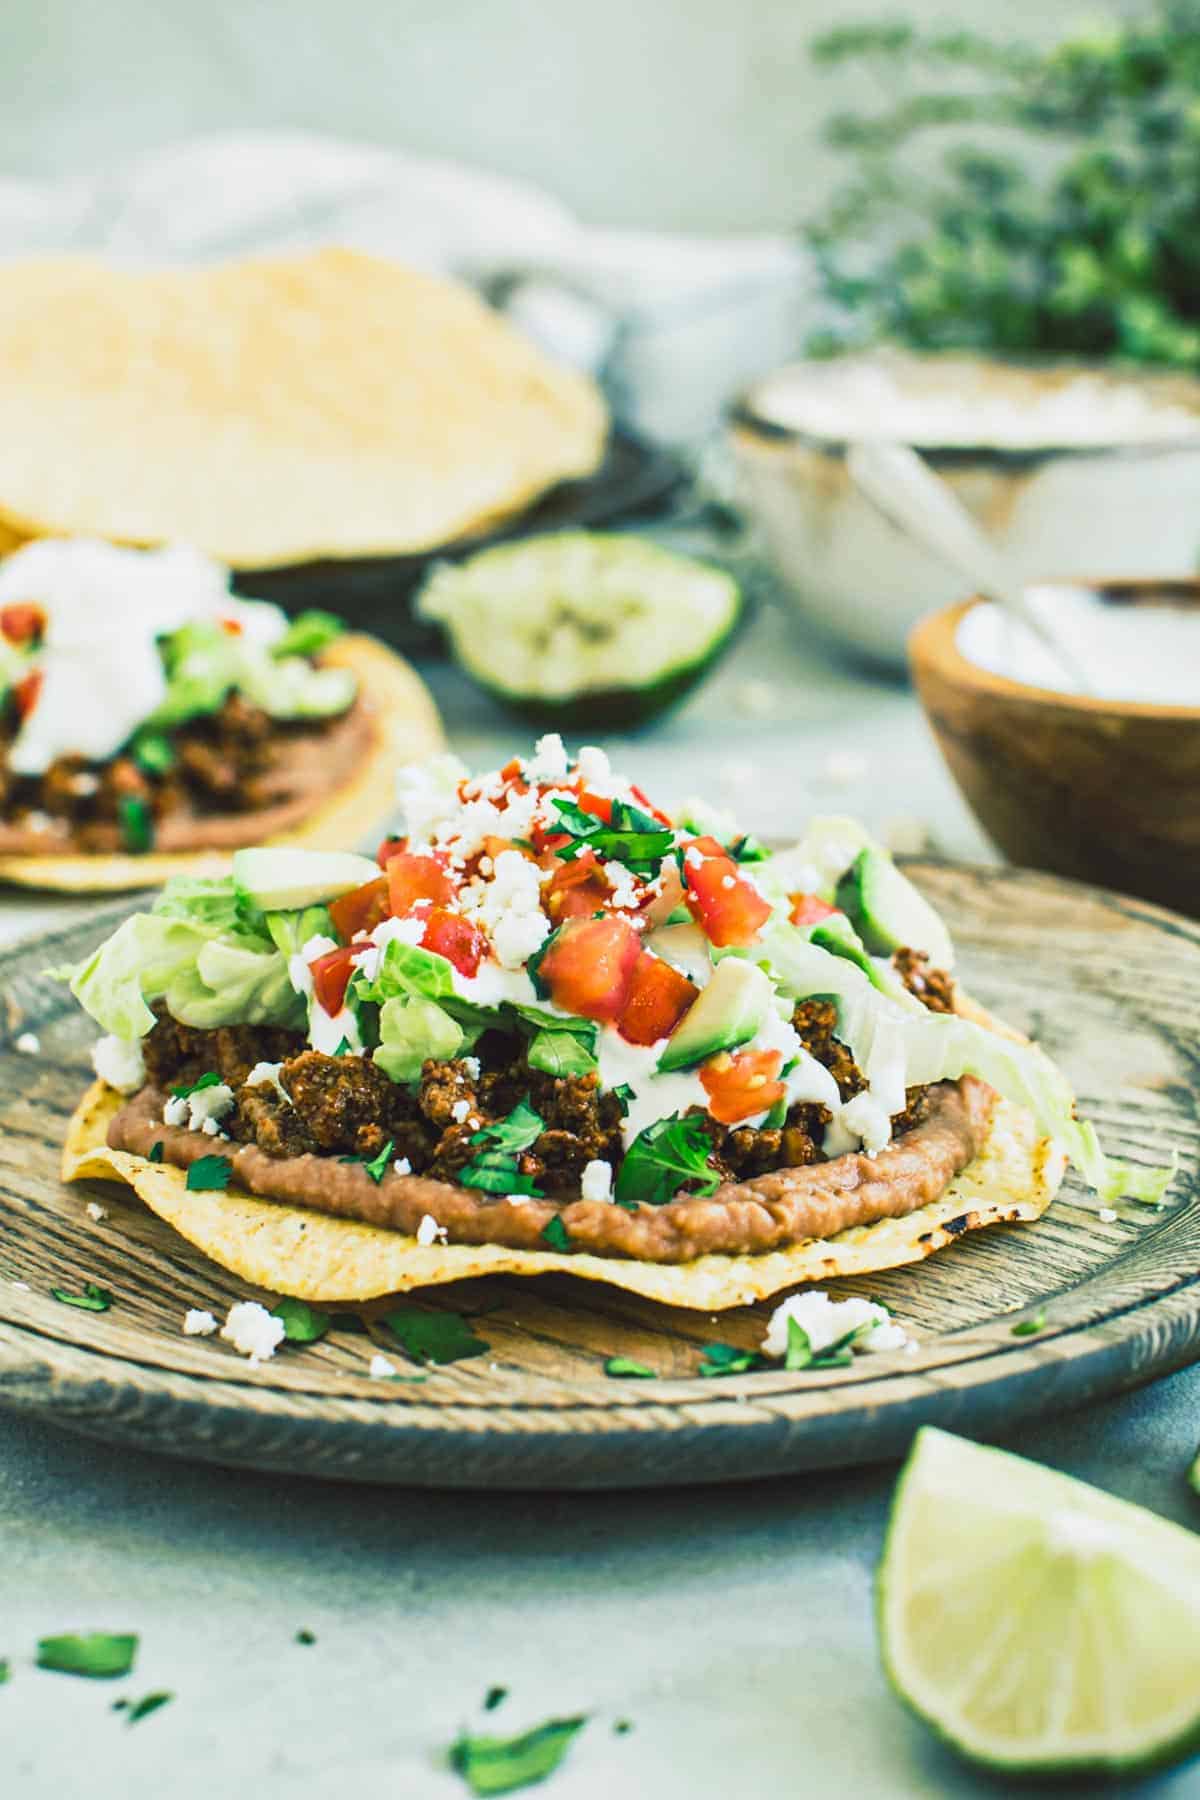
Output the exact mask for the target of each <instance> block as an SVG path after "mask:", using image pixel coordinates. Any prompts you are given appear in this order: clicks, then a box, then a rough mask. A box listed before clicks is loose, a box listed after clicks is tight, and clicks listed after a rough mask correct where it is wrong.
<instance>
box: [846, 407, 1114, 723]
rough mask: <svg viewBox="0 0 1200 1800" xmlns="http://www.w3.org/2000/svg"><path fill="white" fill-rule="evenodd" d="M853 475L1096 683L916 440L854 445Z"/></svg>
mask: <svg viewBox="0 0 1200 1800" xmlns="http://www.w3.org/2000/svg"><path fill="white" fill-rule="evenodd" d="M846 469H847V472H848V474H849V476H850V479H851V481H853V483H854V485H855V486H856V487H857V488H858V489H859V491H860V492H861V493H862V494H864V495H865V496H866V498H867V499H868V500H870V501H871V502H872V503H873V504H874V505H875V506H876V507H878V509H879V511H880V512H881V513H883V515H884V517H885V518H887V519H888V520H889V522H890V523H891V524H893V525H894V526H895V527H896V528H897V530H899V531H902V532H903V533H904V534H905V536H906V537H910V538H914V539H915V540H916V541H917V542H918V543H919V544H921V545H922V547H923V548H924V549H926V550H931V551H932V552H933V553H934V555H936V556H940V557H941V558H942V560H943V561H944V562H948V563H949V564H950V566H951V567H952V568H953V569H956V570H957V571H958V573H959V574H960V575H962V576H963V577H964V578H965V579H966V580H967V581H969V582H970V583H971V585H972V587H973V588H974V589H975V590H976V591H977V592H978V593H980V594H983V595H984V596H985V597H986V598H987V599H989V600H992V601H994V602H995V603H996V605H997V606H1000V607H1003V609H1004V611H1005V612H1006V613H1007V614H1008V615H1009V617H1010V618H1013V619H1017V620H1019V621H1020V623H1021V624H1022V625H1023V626H1025V628H1026V629H1027V630H1028V631H1032V632H1033V634H1034V636H1035V637H1036V638H1037V639H1038V640H1039V641H1040V642H1041V643H1042V644H1043V645H1044V646H1045V648H1046V649H1047V650H1049V651H1050V652H1051V654H1052V655H1053V656H1054V658H1055V660H1056V661H1057V663H1058V665H1059V667H1060V668H1061V669H1062V671H1063V673H1064V674H1065V675H1067V676H1068V677H1069V678H1070V680H1071V681H1073V682H1074V683H1075V685H1076V687H1077V688H1078V690H1079V692H1080V693H1081V694H1092V693H1094V692H1095V684H1094V682H1093V681H1092V680H1091V678H1090V677H1089V675H1088V673H1087V671H1086V670H1085V669H1084V668H1082V667H1081V665H1080V662H1079V658H1078V656H1077V655H1076V653H1075V651H1074V649H1072V648H1070V647H1069V646H1068V645H1066V644H1064V643H1063V642H1062V640H1061V639H1060V638H1058V637H1056V636H1055V634H1054V632H1053V631H1052V629H1051V628H1050V626H1049V625H1048V624H1047V623H1046V621H1045V620H1044V619H1043V618H1041V617H1040V616H1039V614H1037V613H1036V612H1034V610H1033V608H1032V607H1031V606H1030V604H1029V601H1028V598H1027V596H1026V593H1025V587H1024V583H1023V582H1022V581H1021V580H1020V579H1019V577H1018V576H1017V575H1016V574H1015V572H1014V571H1013V570H1012V569H1011V568H1010V566H1009V564H1008V562H1007V561H1006V559H1005V558H1004V556H1003V555H1002V554H1001V552H1000V551H999V550H997V548H996V546H995V544H993V543H992V542H991V540H990V539H989V538H988V537H986V536H985V535H984V533H983V532H982V531H981V530H980V529H979V526H978V525H977V524H976V523H975V520H974V519H973V518H972V517H971V515H970V513H969V512H968V511H967V509H966V507H965V506H964V505H963V504H962V502H961V500H960V499H959V498H958V495H957V494H956V493H955V492H954V490H953V488H951V487H949V486H948V485H947V483H946V482H944V481H943V480H942V478H941V476H940V475H939V474H938V473H937V471H936V470H934V469H932V468H930V466H929V464H928V463H927V462H926V461H925V458H924V457H923V456H921V455H919V454H918V452H917V451H916V450H914V449H913V448H912V447H911V446H910V445H908V444H894V443H881V442H863V443H857V444H851V445H850V446H849V448H848V449H847V451H846Z"/></svg>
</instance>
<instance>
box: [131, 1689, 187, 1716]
mask: <svg viewBox="0 0 1200 1800" xmlns="http://www.w3.org/2000/svg"><path fill="white" fill-rule="evenodd" d="M174 1698H175V1696H174V1694H172V1693H168V1691H167V1690H166V1689H165V1688H162V1689H160V1690H159V1691H158V1692H157V1693H154V1694H143V1696H142V1698H141V1699H140V1700H135V1701H134V1702H133V1704H132V1706H130V1707H129V1708H128V1710H127V1712H126V1715H125V1723H126V1724H127V1725H136V1724H137V1722H138V1720H139V1719H148V1718H149V1717H150V1714H151V1713H156V1712H157V1711H158V1709H159V1707H160V1706H166V1705H167V1704H168V1703H169V1702H170V1701H172V1700H173V1699H174Z"/></svg>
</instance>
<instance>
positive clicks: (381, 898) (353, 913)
mask: <svg viewBox="0 0 1200 1800" xmlns="http://www.w3.org/2000/svg"><path fill="white" fill-rule="evenodd" d="M391 910H392V903H391V898H390V895H389V892H388V878H387V876H386V875H377V876H376V877H375V879H374V881H364V882H363V885H362V886H361V887H356V888H351V890H350V892H349V893H348V894H342V895H341V897H340V898H339V899H337V900H331V901H330V902H329V916H330V918H331V919H332V920H333V928H334V930H335V931H336V932H337V934H338V936H339V937H340V938H341V940H342V942H343V944H348V943H349V942H350V939H351V938H352V937H353V936H354V934H355V932H356V931H374V929H375V927H376V925H378V924H379V923H380V921H381V920H383V919H386V918H387V917H388V915H389V914H390V912H391Z"/></svg>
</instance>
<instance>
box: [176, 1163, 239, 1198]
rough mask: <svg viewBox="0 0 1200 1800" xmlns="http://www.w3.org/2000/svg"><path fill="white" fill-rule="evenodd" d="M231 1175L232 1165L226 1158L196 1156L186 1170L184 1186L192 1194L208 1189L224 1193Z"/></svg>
mask: <svg viewBox="0 0 1200 1800" xmlns="http://www.w3.org/2000/svg"><path fill="white" fill-rule="evenodd" d="M232 1174H233V1163H232V1162H231V1161H230V1159H229V1157H227V1156H198V1157H197V1158H196V1160H195V1162H194V1163H192V1164H191V1166H190V1167H189V1169H188V1172H187V1181H186V1183H185V1186H187V1187H189V1188H190V1189H191V1190H192V1192H193V1193H194V1194H196V1193H204V1192H207V1191H208V1190H210V1189H219V1190H220V1191H221V1192H222V1193H224V1191H225V1189H226V1188H227V1187H228V1186H229V1178H230V1176H231V1175H232Z"/></svg>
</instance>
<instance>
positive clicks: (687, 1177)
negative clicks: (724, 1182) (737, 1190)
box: [613, 1113, 721, 1208]
mask: <svg viewBox="0 0 1200 1800" xmlns="http://www.w3.org/2000/svg"><path fill="white" fill-rule="evenodd" d="M712 1147H713V1146H712V1139H711V1138H710V1137H709V1135H708V1133H707V1131H706V1130H705V1128H704V1120H703V1119H702V1118H701V1117H699V1116H696V1117H690V1116H689V1117H687V1118H681V1117H680V1115H679V1114H678V1113H673V1114H672V1115H671V1117H670V1118H666V1119H659V1120H657V1122H656V1123H655V1124H653V1125H647V1127H646V1129H645V1131H642V1132H639V1133H638V1135H637V1137H635V1138H634V1140H633V1142H632V1144H630V1146H629V1148H628V1150H627V1151H626V1152H625V1160H624V1161H623V1162H622V1164H621V1167H620V1170H619V1172H618V1174H617V1184H616V1187H615V1189H614V1190H613V1198H614V1200H615V1201H616V1203H617V1205H618V1206H624V1207H626V1208H632V1207H634V1206H637V1205H639V1204H645V1205H647V1206H665V1205H666V1203H667V1201H668V1200H673V1199H674V1197H675V1195H676V1194H677V1193H678V1192H679V1190H680V1188H681V1187H682V1186H683V1184H684V1182H685V1181H688V1182H695V1183H697V1184H698V1185H697V1186H696V1188H695V1190H694V1191H695V1192H696V1193H697V1194H701V1195H707V1194H713V1193H715V1192H716V1190H717V1189H718V1188H719V1187H720V1185H721V1177H720V1176H719V1175H718V1174H717V1172H716V1170H715V1169H714V1168H713V1167H712V1166H711V1165H710V1163H709V1160H708V1159H709V1157H710V1156H711V1155H712Z"/></svg>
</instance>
